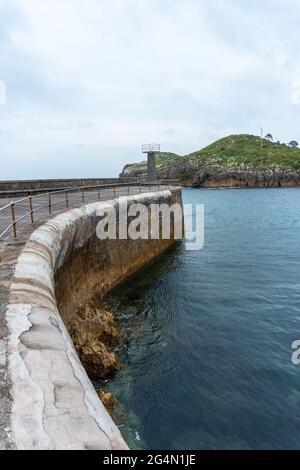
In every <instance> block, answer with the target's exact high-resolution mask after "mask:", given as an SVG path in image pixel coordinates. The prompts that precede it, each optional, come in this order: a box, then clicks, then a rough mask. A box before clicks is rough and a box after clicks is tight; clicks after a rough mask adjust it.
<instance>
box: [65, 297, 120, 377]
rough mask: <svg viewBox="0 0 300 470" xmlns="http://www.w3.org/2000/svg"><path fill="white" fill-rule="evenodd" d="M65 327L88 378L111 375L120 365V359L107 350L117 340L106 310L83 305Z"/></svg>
mask: <svg viewBox="0 0 300 470" xmlns="http://www.w3.org/2000/svg"><path fill="white" fill-rule="evenodd" d="M69 331H70V335H71V338H72V340H73V343H74V346H75V348H76V350H77V352H78V355H79V358H80V360H81V362H82V364H83V366H84V367H85V369H86V371H87V373H88V375H89V376H90V378H92V379H104V378H107V377H111V376H112V375H113V374H114V373H115V372H117V371H118V370H119V369H120V363H119V362H118V360H117V358H116V356H115V354H114V353H113V352H111V351H110V348H113V347H115V346H116V345H117V344H118V341H119V334H118V330H117V327H116V324H115V321H114V319H113V316H112V314H111V313H110V312H107V311H106V310H104V309H99V308H93V307H92V306H91V305H86V306H84V307H82V308H81V309H78V311H77V312H76V314H75V315H74V319H73V321H72V324H71V325H70V326H69Z"/></svg>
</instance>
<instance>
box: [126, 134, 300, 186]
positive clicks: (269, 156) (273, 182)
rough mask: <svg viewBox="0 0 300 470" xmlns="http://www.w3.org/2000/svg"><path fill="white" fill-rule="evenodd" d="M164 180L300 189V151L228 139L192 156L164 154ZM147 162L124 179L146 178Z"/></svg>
mask: <svg viewBox="0 0 300 470" xmlns="http://www.w3.org/2000/svg"><path fill="white" fill-rule="evenodd" d="M157 173H158V178H159V179H160V180H164V179H178V180H179V181H180V182H181V184H183V185H186V186H193V187H203V188H216V187H237V188H256V187H258V188H270V187H274V188H278V187H289V186H299V185H300V149H298V148H291V147H289V146H288V145H285V144H279V143H274V142H270V141H267V140H264V141H263V146H262V147H261V139H260V138H258V137H256V136H251V135H235V136H229V137H225V138H224V139H221V140H219V141H217V142H214V143H213V144H211V145H209V146H208V147H206V148H205V149H202V150H199V151H198V152H194V153H192V154H190V155H186V156H182V157H181V156H179V155H175V154H161V155H160V156H158V159H157ZM146 174H147V168H146V164H145V162H142V163H138V164H131V165H126V166H125V168H124V170H123V172H122V173H121V175H120V177H121V178H128V177H138V178H145V177H146Z"/></svg>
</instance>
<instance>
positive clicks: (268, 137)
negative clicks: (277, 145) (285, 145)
mask: <svg viewBox="0 0 300 470" xmlns="http://www.w3.org/2000/svg"><path fill="white" fill-rule="evenodd" d="M265 138H266V139H268V140H273V136H272V134H267V135H266V137H265Z"/></svg>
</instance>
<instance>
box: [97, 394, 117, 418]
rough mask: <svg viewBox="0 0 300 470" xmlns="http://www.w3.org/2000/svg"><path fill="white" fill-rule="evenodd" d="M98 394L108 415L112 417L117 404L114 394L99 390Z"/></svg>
mask: <svg viewBox="0 0 300 470" xmlns="http://www.w3.org/2000/svg"><path fill="white" fill-rule="evenodd" d="M97 393H98V396H99V398H100V400H101V401H102V403H103V405H104V406H105V408H106V410H107V411H108V413H109V414H110V415H112V413H113V411H114V408H115V406H116V404H117V400H116V398H115V397H114V396H113V394H112V393H110V392H105V391H104V390H97Z"/></svg>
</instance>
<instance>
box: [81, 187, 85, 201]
mask: <svg viewBox="0 0 300 470" xmlns="http://www.w3.org/2000/svg"><path fill="white" fill-rule="evenodd" d="M81 196H82V202H84V189H82V191H81Z"/></svg>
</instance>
